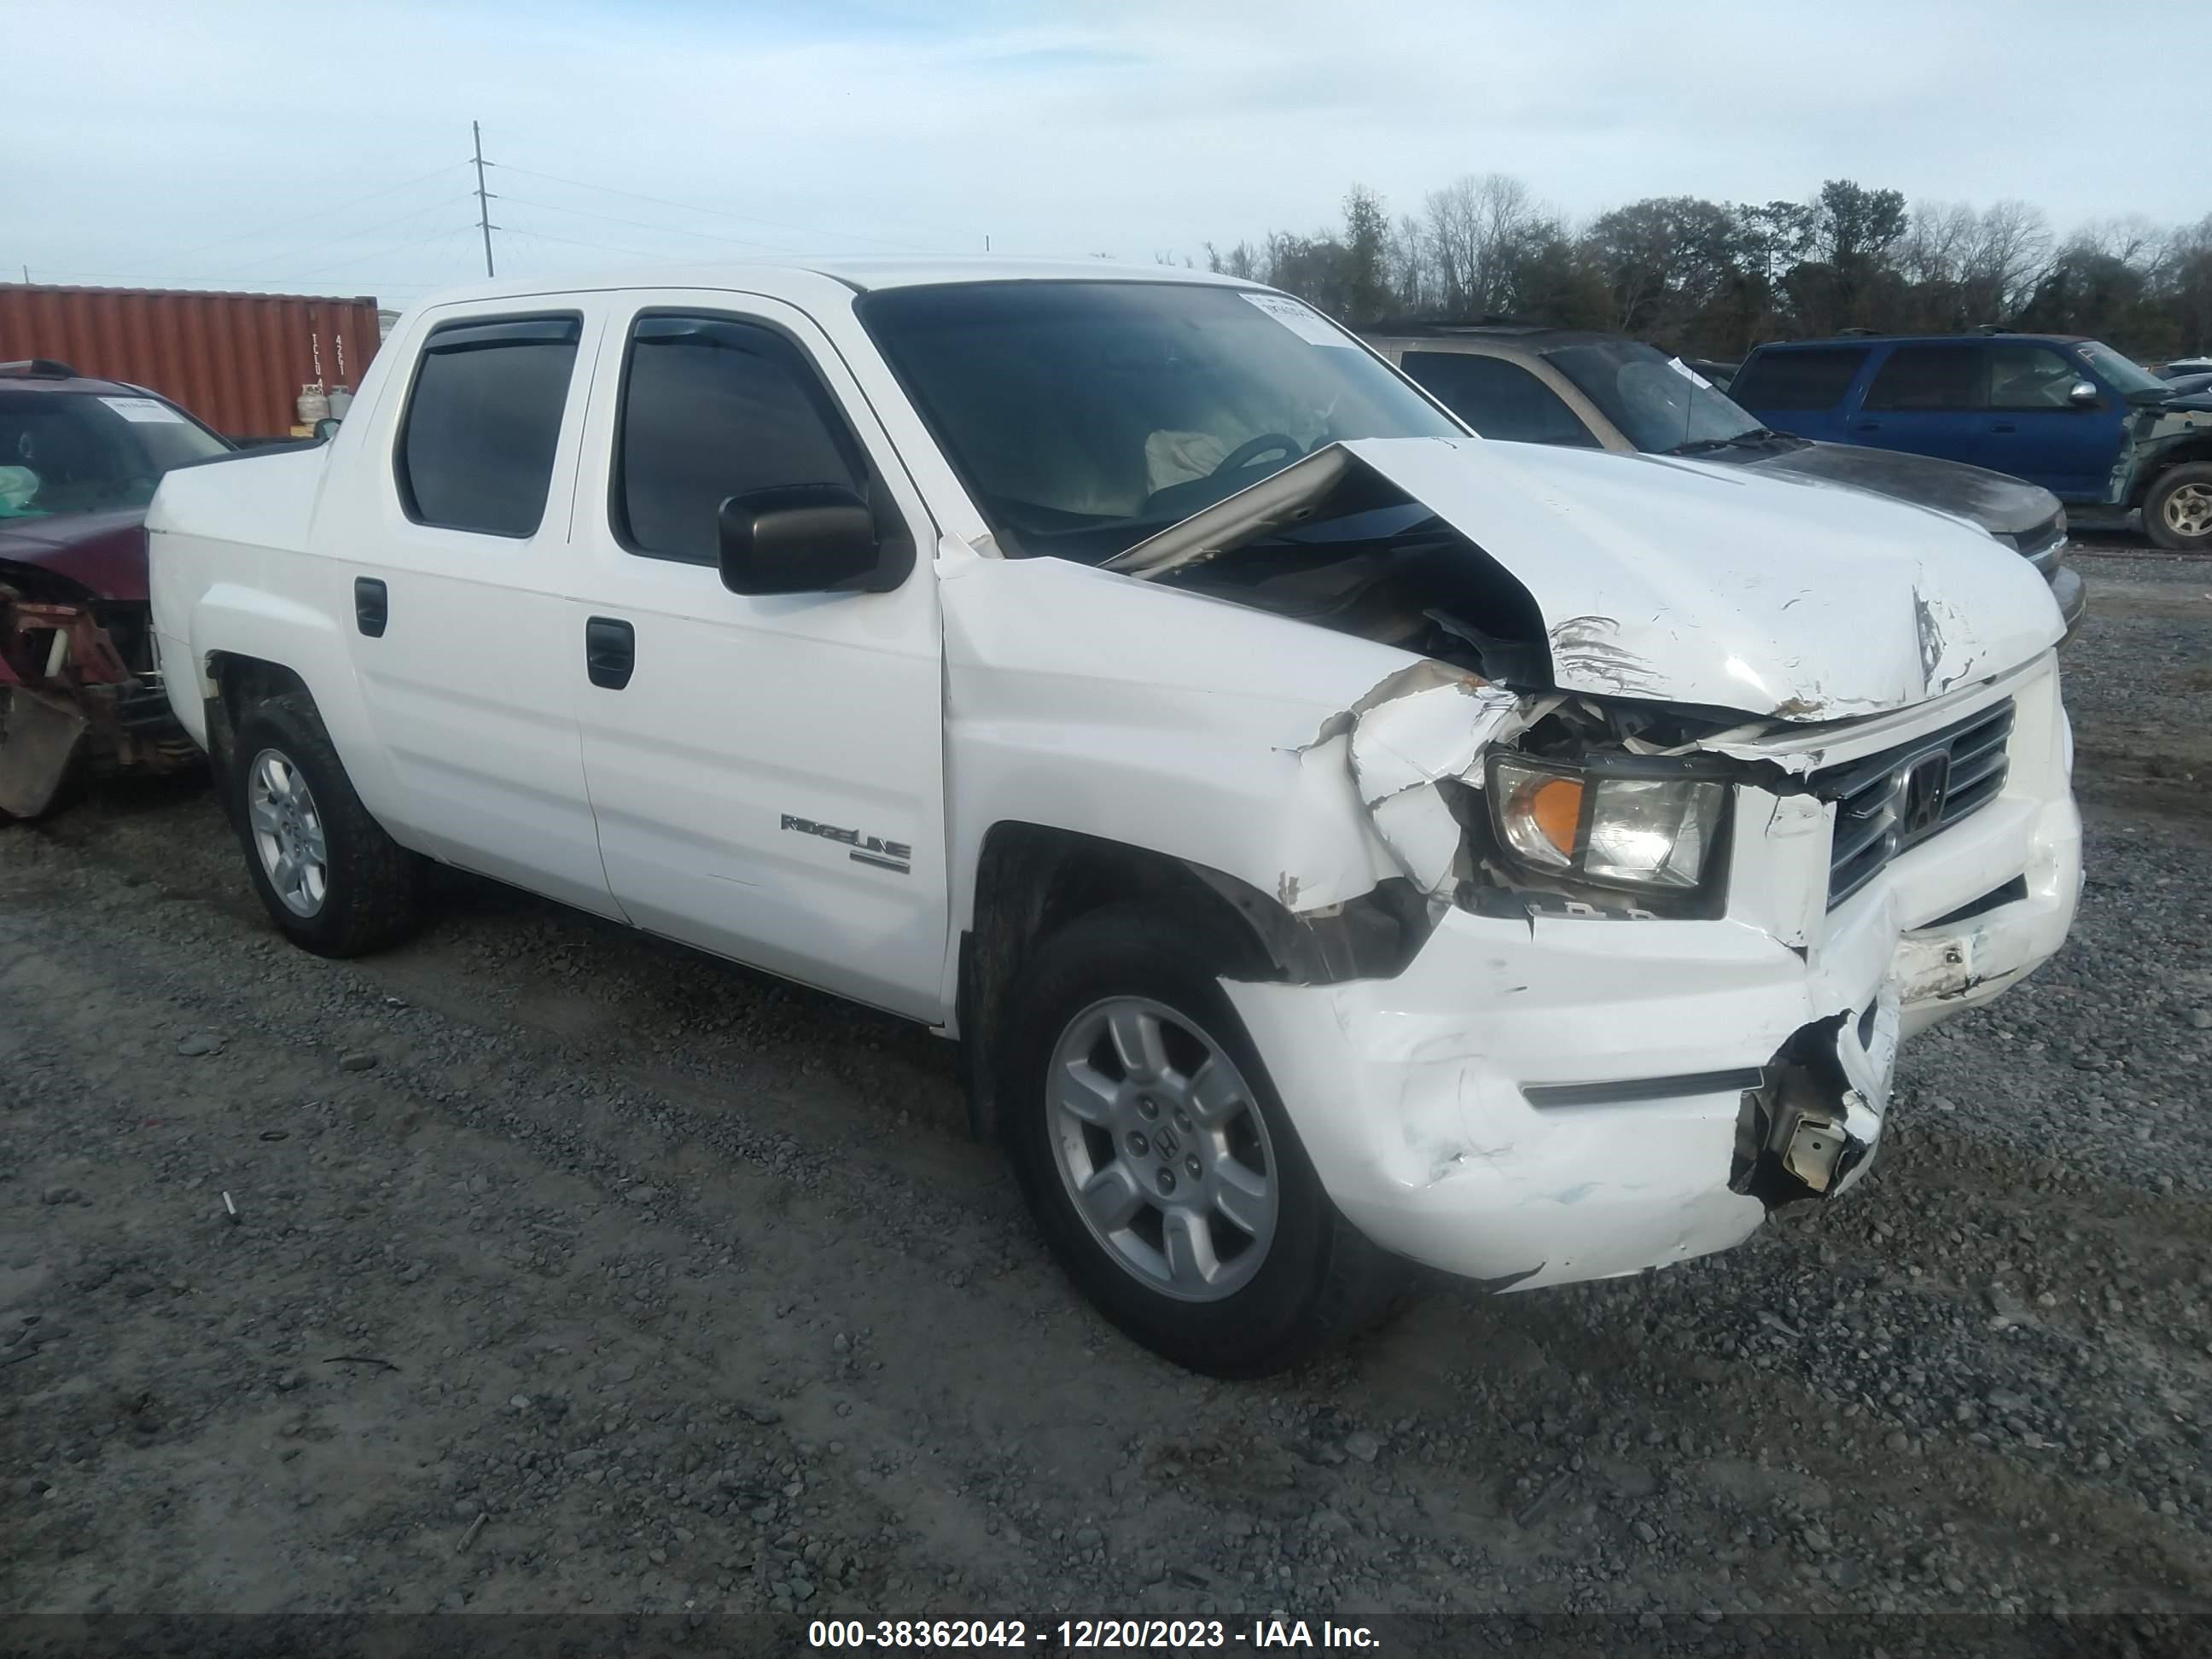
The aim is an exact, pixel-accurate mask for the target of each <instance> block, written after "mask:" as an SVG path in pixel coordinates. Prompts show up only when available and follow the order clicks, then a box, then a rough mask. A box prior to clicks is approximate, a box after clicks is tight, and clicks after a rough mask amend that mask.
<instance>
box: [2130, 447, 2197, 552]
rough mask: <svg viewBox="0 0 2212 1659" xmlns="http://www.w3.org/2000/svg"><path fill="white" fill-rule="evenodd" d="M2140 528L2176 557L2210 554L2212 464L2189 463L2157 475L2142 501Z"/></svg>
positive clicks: (2170, 468)
mask: <svg viewBox="0 0 2212 1659" xmlns="http://www.w3.org/2000/svg"><path fill="white" fill-rule="evenodd" d="M2143 528H2144V529H2145V530H2146V531H2148V532H2149V533H2150V538H2151V540H2153V541H2154V542H2156V543H2157V544H2159V545H2160V547H2167V548H2172V550H2174V551H2175V552H2177V553H2202V552H2204V551H2206V550H2212V462H2205V461H2192V462H2191V463H2189V465H2185V466H2176V467H2169V468H2168V469H2167V470H2166V471H2164V472H2162V473H2160V475H2159V477H2158V478H2157V480H2156V481H2155V482H2154V483H2153V484H2152V485H2151V487H2150V494H2149V495H2147V496H2145V497H2144V498H2143Z"/></svg>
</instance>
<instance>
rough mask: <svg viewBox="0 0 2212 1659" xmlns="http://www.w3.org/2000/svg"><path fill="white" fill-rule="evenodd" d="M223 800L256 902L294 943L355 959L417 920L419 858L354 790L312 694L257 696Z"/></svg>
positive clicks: (238, 738) (235, 745) (401, 935)
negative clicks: (390, 832)
mask: <svg viewBox="0 0 2212 1659" xmlns="http://www.w3.org/2000/svg"><path fill="white" fill-rule="evenodd" d="M227 770H228V777H227V778H226V779H225V781H224V787H225V795H226V798H227V799H226V804H227V805H228V807H229V809H230V818H231V822H232V823H233V824H234V825H235V826H236V827H237V829H238V838H239V842H240V845H241V846H242V847H243V848H245V849H246V873H247V875H248V877H249V878H251V879H252V883H253V890H254V892H255V893H256V894H257V895H258V896H259V897H260V900H261V905H262V908H264V910H266V911H268V913H269V919H270V921H273V922H275V923H276V927H277V929H278V931H280V932H281V933H283V935H284V936H285V937H286V938H287V939H290V940H291V941H292V942H293V943H294V944H295V945H299V946H301V948H302V949H304V950H308V951H313V952H314V953H315V954H316V955H317V956H323V957H357V956H363V955H366V954H367V953H368V952H369V951H379V950H382V949H383V948H384V947H386V945H396V944H398V942H399V941H400V940H401V939H405V938H406V937H407V936H408V935H409V934H410V933H413V932H415V930H416V928H417V927H420V926H421V925H422V887H423V877H424V865H423V860H422V859H421V858H420V857H419V856H418V855H416V854H413V853H410V852H409V851H408V850H407V849H406V848H404V847H402V846H400V845H399V843H398V842H395V841H393V840H392V837H391V836H388V835H386V834H385V832H384V826H383V825H382V824H380V823H377V821H376V820H375V819H374V817H370V816H369V811H368V808H367V807H365V806H363V805H362V804H361V797H360V796H359V795H357V794H356V793H354V788H353V784H352V782H351V781H350V780H349V779H348V778H347V776H346V773H345V767H344V766H343V764H342V763H340V761H339V760H338V754H337V749H336V747H334V746H333V745H332V744H331V738H330V733H329V732H327V731H325V729H324V726H323V721H322V716H321V715H319V714H317V713H316V711H315V705H314V702H313V700H312V699H310V698H308V697H307V696H303V695H301V694H300V693H297V692H288V693H285V694H283V695H282V696H274V697H268V698H264V700H263V701H261V702H258V703H255V704H254V705H253V706H252V708H250V709H248V710H247V711H246V714H245V716H244V717H243V718H242V719H241V720H240V721H239V722H238V730H237V732H236V734H235V736H234V740H233V742H232V744H231V746H230V764H229V766H228V769H227Z"/></svg>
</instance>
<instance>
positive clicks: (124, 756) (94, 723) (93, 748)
mask: <svg viewBox="0 0 2212 1659" xmlns="http://www.w3.org/2000/svg"><path fill="white" fill-rule="evenodd" d="M127 620H128V622H129V623H130V624H131V626H130V627H128V628H127V629H125V631H124V637H122V638H120V639H118V636H117V635H116V633H115V632H114V631H113V630H112V629H110V628H109V627H107V626H106V624H105V623H103V621H102V619H101V617H100V616H99V615H97V614H95V610H94V605H93V604H92V603H90V602H87V601H78V600H55V599H32V598H31V597H29V596H28V595H27V594H25V593H24V592H21V590H19V589H17V588H15V587H14V586H8V585H6V584H0V812H4V813H6V814H8V815H9V816H11V817H21V818H32V817H38V816H39V815H40V813H42V812H44V811H46V809H47V808H48V807H49V806H50V805H52V803H53V801H54V799H55V797H56V795H57V794H58V792H59V791H60V789H61V787H62V784H63V782H64V780H65V779H66V778H67V777H68V775H69V774H70V770H71V769H72V768H73V767H75V766H76V765H77V764H78V763H80V761H81V760H82V761H89V762H90V763H92V764H93V765H94V766H95V767H97V768H99V769H103V770H111V771H112V770H122V769H129V770H134V771H146V772H173V771H178V770H180V769H185V768H186V767H190V766H191V765H194V764H196V763H197V759H198V750H197V748H196V747H195V746H194V745H193V744H192V742H191V738H189V737H187V736H186V735H185V731H184V728H183V727H182V726H179V724H178V723H177V720H176V717H175V715H174V714H173V713H172V712H171V710H170V708H169V701H168V698H167V695H166V694H165V693H164V691H163V690H162V686H161V677H160V674H159V673H158V671H155V669H154V667H153V666H152V665H151V662H150V658H149V659H148V660H146V661H143V662H139V661H135V660H134V659H137V658H138V657H140V656H142V655H145V654H147V653H150V652H151V650H152V645H151V638H150V635H149V632H148V630H147V629H146V627H145V617H144V607H143V606H135V607H131V608H130V610H129V613H128V617H127Z"/></svg>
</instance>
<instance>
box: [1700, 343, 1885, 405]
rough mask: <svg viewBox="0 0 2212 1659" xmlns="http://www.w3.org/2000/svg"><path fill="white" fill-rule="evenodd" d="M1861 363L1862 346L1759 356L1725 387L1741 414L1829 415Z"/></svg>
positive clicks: (1772, 353)
mask: <svg viewBox="0 0 2212 1659" xmlns="http://www.w3.org/2000/svg"><path fill="white" fill-rule="evenodd" d="M1865 362H1866V348H1865V347H1864V346H1814V347H1810V348H1808V349H1805V350H1802V351H1762V352H1760V353H1759V355H1758V356H1755V357H1753V359H1752V360H1751V361H1750V362H1747V363H1746V364H1745V365H1744V366H1743V368H1741V370H1739V371H1738V372H1737V374H1736V377H1735V380H1731V381H1729V396H1731V397H1732V398H1735V400H1736V401H1737V402H1738V403H1740V404H1743V405H1744V406H1745V407H1746V408H1747V409H1772V410H1785V409H1787V410H1806V411H1808V412H1810V411H1812V410H1826V409H1833V408H1834V407H1835V406H1836V405H1837V404H1839V403H1841V402H1843V400H1844V393H1845V392H1849V391H1850V389H1851V382H1852V381H1853V380H1857V379H1858V375H1859V369H1860V368H1861V367H1862V366H1863V365H1864V363H1865Z"/></svg>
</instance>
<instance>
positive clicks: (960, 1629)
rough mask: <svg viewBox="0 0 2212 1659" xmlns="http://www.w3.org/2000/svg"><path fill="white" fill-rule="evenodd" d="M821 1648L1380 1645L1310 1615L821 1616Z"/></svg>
mask: <svg viewBox="0 0 2212 1659" xmlns="http://www.w3.org/2000/svg"><path fill="white" fill-rule="evenodd" d="M806 1640H807V1644H808V1645H809V1646H810V1647H816V1648H1027V1647H1037V1648H1042V1649H1043V1650H1046V1651H1047V1652H1061V1653H1098V1652H1105V1653H1113V1652H1132V1651H1139V1650H1156V1649H1157V1650H1167V1651H1171V1652H1172V1651H1181V1650H1186V1649H1190V1648H1240V1647H1241V1648H1256V1649H1262V1650H1265V1649H1279V1648H1291V1649H1296V1648H1345V1649H1358V1650H1365V1651H1369V1652H1373V1651H1375V1650H1377V1649H1378V1648H1379V1647H1380V1645H1381V1644H1380V1643H1379V1642H1378V1641H1377V1639H1376V1635H1375V1632H1373V1631H1372V1630H1370V1628H1369V1627H1368V1626H1364V1625H1340V1624H1336V1623H1334V1622H1333V1621H1331V1620H1307V1619H1273V1618H1270V1619H1243V1620H1224V1619H1060V1620H1049V1621H1048V1620H1025V1619H817V1620H811V1622H810V1623H809V1624H808V1625H807V1627H806Z"/></svg>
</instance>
